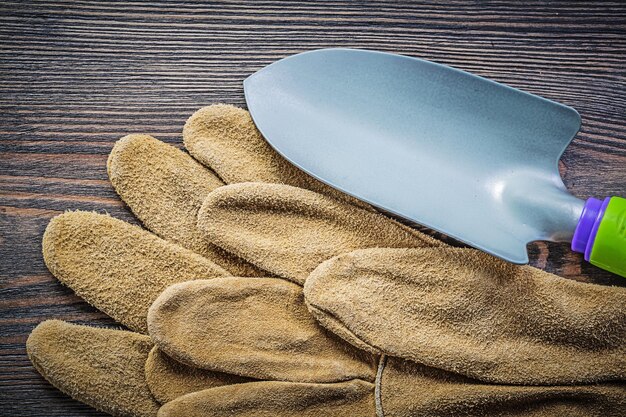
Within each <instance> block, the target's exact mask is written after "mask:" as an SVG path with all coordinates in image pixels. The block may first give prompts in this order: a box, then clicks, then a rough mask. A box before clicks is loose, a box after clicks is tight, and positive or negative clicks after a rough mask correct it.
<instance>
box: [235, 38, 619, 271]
mask: <svg viewBox="0 0 626 417" xmlns="http://www.w3.org/2000/svg"><path fill="white" fill-rule="evenodd" d="M244 89H245V94H246V101H247V104H248V108H249V110H250V113H251V115H252V118H253V119H254V122H255V123H256V125H257V127H258V128H259V130H260V131H261V133H262V134H263V136H264V137H265V138H266V140H267V141H268V142H269V143H270V144H271V145H272V147H274V148H275V149H276V150H277V151H278V152H279V153H280V154H282V155H283V156H284V157H285V158H286V159H288V160H289V161H291V162H292V163H293V164H295V165H296V166H298V167H300V168H301V169H303V170H304V171H306V172H308V173H309V174H311V175H312V176H314V177H316V178H318V179H319V180H321V181H323V182H325V183H327V184H329V185H331V186H333V187H335V188H337V189H339V190H341V191H343V192H345V193H348V194H351V195H353V196H355V197H357V198H359V199H361V200H363V201H366V202H368V203H370V204H372V205H374V206H376V207H379V208H381V209H384V210H386V211H389V212H391V213H394V214H396V215H398V216H401V217H404V218H406V219H409V220H412V221H414V222H417V223H420V224H422V225H425V226H427V227H430V228H432V229H435V230H438V231H440V232H443V233H445V234H447V235H449V236H452V237H454V238H456V239H458V240H461V241H463V242H465V243H467V244H469V245H471V246H474V247H476V248H478V249H481V250H483V251H485V252H488V253H491V254H493V255H496V256H498V257H501V258H503V259H505V260H507V261H510V262H514V263H527V262H528V254H527V251H526V245H527V244H528V243H529V242H532V241H536V240H549V241H571V242H572V249H573V250H575V251H578V252H582V253H584V254H585V259H587V260H588V261H590V262H591V263H593V264H595V265H597V266H600V267H602V268H604V269H607V270H609V271H612V272H614V273H617V274H619V275H622V276H626V199H623V198H619V197H612V198H606V199H604V200H597V199H595V198H590V199H588V200H587V201H586V202H585V201H583V200H580V199H578V198H576V197H574V196H572V195H571V194H570V193H569V192H568V191H567V189H566V188H565V186H564V184H563V181H562V180H561V177H560V175H559V171H558V161H559V158H560V157H561V154H562V153H563V151H564V150H565V148H566V147H567V146H568V144H569V143H570V141H571V140H572V139H573V137H574V136H575V135H576V132H578V129H579V128H580V123H581V119H580V116H579V115H578V113H577V112H576V110H574V109H572V108H570V107H567V106H564V105H562V104H559V103H555V102H553V101H550V100H546V99H544V98H541V97H538V96H535V95H532V94H528V93H525V92H522V91H519V90H516V89H514V88H511V87H508V86H505V85H502V84H499V83H497V82H494V81H490V80H487V79H485V78H481V77H478V76H476V75H473V74H470V73H467V72H464V71H461V70H458V69H454V68H451V67H448V66H445V65H440V64H436V63H433V62H430V61H425V60H421V59H417V58H411V57H407V56H402V55H394V54H388V53H382V52H375V51H365V50H355V49H322V50H316V51H311V52H306V53H302V54H298V55H294V56H291V57H288V58H285V59H282V60H280V61H278V62H275V63H273V64H271V65H269V66H267V67H265V68H264V69H262V70H260V71H258V72H257V73H255V74H253V75H251V76H250V77H248V78H247V79H246V80H245V81H244Z"/></svg>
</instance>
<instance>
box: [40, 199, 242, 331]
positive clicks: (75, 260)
mask: <svg viewBox="0 0 626 417" xmlns="http://www.w3.org/2000/svg"><path fill="white" fill-rule="evenodd" d="M42 248H43V257H44V261H45V263H46V266H47V267H48V269H49V270H50V272H52V274H53V275H54V276H55V277H56V278H57V279H58V280H59V281H61V282H62V283H63V284H65V285H67V286H68V287H70V288H72V289H73V290H74V292H76V294H77V295H79V296H80V297H82V298H83V299H85V300H86V301H87V302H88V303H89V304H91V305H93V306H94V307H96V308H98V309H99V310H101V311H103V312H104V313H106V314H108V315H109V316H111V317H112V318H113V319H115V320H116V321H118V322H119V323H122V324H123V325H125V326H127V327H128V328H130V329H132V330H134V331H137V332H139V333H147V330H148V328H147V323H146V315H147V314H148V308H149V307H150V305H151V304H152V302H154V300H155V299H156V298H157V296H158V295H159V294H160V293H161V292H162V291H163V290H164V289H165V288H167V287H168V286H169V285H171V284H174V283H176V282H182V281H188V280H192V279H198V278H205V279H206V278H212V277H217V276H227V275H230V273H229V272H228V271H226V270H225V269H224V268H223V267H221V266H220V265H218V264H216V263H214V262H213V261H211V260H209V259H207V258H204V257H203V256H200V255H198V254H197V253H195V252H192V251H191V250H188V249H185V248H183V247H181V246H178V245H176V244H174V243H171V242H168V241H166V240H163V239H161V238H159V237H157V236H156V235H154V234H152V233H150V232H147V231H146V230H143V229H141V228H140V227H138V226H133V225H130V224H128V223H126V222H123V221H121V220H118V219H115V218H113V217H110V216H108V215H102V214H96V213H90V212H80V211H75V212H67V213H64V214H61V215H60V216H57V217H55V218H53V219H52V220H51V221H50V223H49V224H48V227H47V228H46V231H45V232H44V235H43V242H42Z"/></svg>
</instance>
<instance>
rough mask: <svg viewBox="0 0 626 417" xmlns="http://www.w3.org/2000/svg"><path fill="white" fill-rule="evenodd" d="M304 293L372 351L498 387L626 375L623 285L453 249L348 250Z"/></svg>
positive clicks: (323, 319)
mask: <svg viewBox="0 0 626 417" xmlns="http://www.w3.org/2000/svg"><path fill="white" fill-rule="evenodd" d="M304 293H305V296H306V302H307V303H308V306H309V309H310V311H311V313H312V314H313V315H314V316H315V317H316V318H317V319H318V320H319V321H320V323H321V324H323V325H324V326H326V327H327V328H328V329H329V330H331V331H332V332H334V333H335V334H338V335H340V336H342V337H344V339H346V340H348V341H349V342H351V343H353V344H355V345H357V346H359V347H361V348H364V349H367V350H369V351H371V352H384V353H386V354H388V355H391V356H397V357H402V358H406V359H411V360H413V361H415V362H418V363H423V364H426V365H429V366H433V367H437V368H441V369H444V370H448V371H453V372H457V373H460V374H463V375H466V376H470V377H473V378H476V379H479V380H482V381H489V382H497V383H509V384H540V385H543V384H574V383H591V382H598V381H612V380H624V379H626V345H625V344H624V340H626V288H621V287H608V286H601V285H594V284H586V283H580V282H576V281H572V280H567V279H564V278H560V277H558V276H556V275H552V274H548V273H546V272H543V271H541V270H539V269H536V268H532V267H530V266H516V265H513V264H509V263H507V262H504V261H502V260H499V259H497V258H495V257H493V256H490V255H487V254H485V253H482V252H479V251H476V250H473V249H460V248H449V247H448V248H421V249H366V250H359V251H355V252H352V253H349V254H344V255H341V256H339V257H336V258H334V259H331V260H329V261H326V262H324V263H323V264H321V265H320V266H319V267H318V268H317V269H316V270H315V271H313V273H311V275H310V276H309V278H308V279H307V281H306V284H305V287H304Z"/></svg>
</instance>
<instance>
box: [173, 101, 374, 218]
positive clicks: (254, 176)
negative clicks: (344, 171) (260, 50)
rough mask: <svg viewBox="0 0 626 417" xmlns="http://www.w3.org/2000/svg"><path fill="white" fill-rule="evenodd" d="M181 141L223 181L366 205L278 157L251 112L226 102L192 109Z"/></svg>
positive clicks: (366, 206)
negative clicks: (259, 184)
mask: <svg viewBox="0 0 626 417" xmlns="http://www.w3.org/2000/svg"><path fill="white" fill-rule="evenodd" d="M183 142H184V144H185V148H186V149H187V151H189V153H190V154H191V155H192V156H193V157H194V158H195V159H196V160H198V161H199V162H201V163H202V164H204V165H205V166H207V167H209V168H210V169H211V170H213V171H214V172H215V173H216V174H217V175H218V176H219V177H220V178H221V179H222V180H223V181H224V182H225V183H226V184H235V183H239V182H266V183H275V184H287V185H292V186H294V187H300V188H304V189H307V190H312V191H316V192H318V193H322V194H325V195H328V196H331V197H333V198H335V199H338V200H342V201H344V202H349V203H351V204H354V205H357V206H359V207H363V208H367V209H369V210H373V209H372V208H371V207H370V206H369V205H368V204H366V203H363V202H361V201H359V200H357V199H356V198H354V197H351V196H349V195H347V194H344V193H342V192H340V191H338V190H335V189H334V188H332V187H330V186H328V185H326V184H324V183H322V182H320V181H318V180H316V179H315V178H313V177H311V176H310V175H308V174H306V173H305V172H304V171H302V170H300V169H298V168H296V167H295V166H294V165H293V164H291V163H289V162H288V161H287V160H286V159H284V158H283V157H282V156H280V155H279V154H278V153H277V152H276V151H275V150H274V149H272V147H271V146H270V145H269V144H268V143H267V141H266V140H265V139H263V136H262V135H261V133H260V132H259V131H258V129H257V128H256V126H255V124H254V122H253V121H252V117H250V113H248V111H246V110H244V109H240V108H238V107H235V106H231V105H227V104H214V105H211V106H207V107H204V108H202V109H200V110H198V111H197V112H195V113H194V114H193V115H192V116H191V117H190V118H189V119H188V120H187V123H185V127H184V129H183Z"/></svg>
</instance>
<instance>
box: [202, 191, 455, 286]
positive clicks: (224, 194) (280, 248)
mask: <svg viewBox="0 0 626 417" xmlns="http://www.w3.org/2000/svg"><path fill="white" fill-rule="evenodd" d="M198 227H199V228H200V229H201V230H203V231H204V232H205V233H206V235H207V236H208V239H209V240H210V241H211V242H213V243H215V244H216V245H218V246H220V247H222V248H223V249H225V250H227V251H229V252H231V253H234V254H235V255H237V256H238V257H240V258H242V259H245V260H247V261H249V262H251V263H253V264H255V265H257V266H259V267H260V268H263V269H265V270H267V271H269V272H271V273H273V274H276V275H279V276H281V277H284V278H287V279H290V280H292V281H294V282H297V283H300V284H302V283H303V282H304V280H305V279H306V277H307V276H308V274H309V273H310V272H311V271H312V270H313V269H315V267H316V266H317V265H319V264H320V262H323V261H325V260H326V259H328V258H331V257H333V256H337V255H339V254H342V253H345V252H349V251H352V250H355V249H361V248H368V247H396V248H397V247H401V248H419V247H424V246H444V245H445V244H444V243H442V242H440V241H438V240H435V239H433V238H431V237H430V236H427V235H425V234H423V233H420V232H418V231H417V230H414V229H411V228H409V227H407V226H405V225H403V224H401V223H398V222H396V221H395V220H392V219H390V218H388V217H385V216H383V215H382V214H379V213H374V212H371V211H367V210H364V209H362V208H358V207H355V206H353V205H350V204H346V203H344V202H341V201H338V200H336V199H333V198H330V197H328V196H325V195H322V194H318V193H315V192H313V191H308V190H305V189H302V188H297V187H291V186H288V185H281V184H266V183H242V184H232V185H227V186H224V187H220V188H217V189H215V190H214V191H212V192H211V193H209V194H208V195H207V198H206V199H205V201H204V203H203V205H202V207H201V209H200V211H199V213H198Z"/></svg>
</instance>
